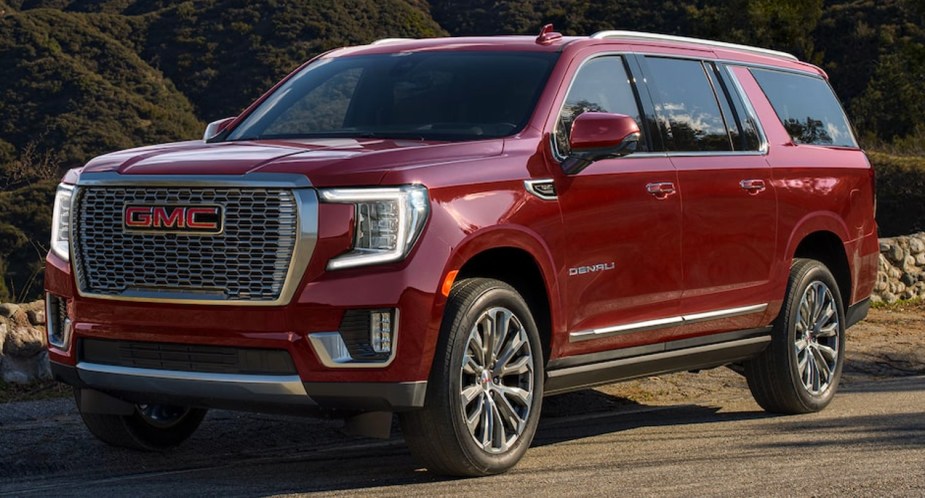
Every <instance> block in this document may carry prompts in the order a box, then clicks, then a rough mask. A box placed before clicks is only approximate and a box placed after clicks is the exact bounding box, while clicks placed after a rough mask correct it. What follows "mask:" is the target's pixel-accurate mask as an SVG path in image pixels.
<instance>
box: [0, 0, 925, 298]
mask: <svg viewBox="0 0 925 498" xmlns="http://www.w3.org/2000/svg"><path fill="white" fill-rule="evenodd" d="M923 14H925V0H885V1H875V0H839V1H833V0H809V1H805V0H804V1H796V0H760V1H759V0H728V1H720V0H686V1H680V2H668V1H662V2H654V3H653V2H642V1H638V0H599V1H591V0H536V1H526V0H431V1H430V2H428V1H426V0H346V1H336V0H286V1H284V0H269V1H264V2H248V1H245V0H192V1H183V2H174V1H167V0H150V1H146V0H7V1H4V0H0V67H2V68H3V70H2V71H0V116H3V119H2V120H0V276H2V277H3V278H2V279H0V300H2V299H9V298H11V297H15V298H19V299H25V298H29V297H33V296H35V295H37V293H38V292H40V289H41V254H42V253H43V252H44V250H45V246H46V245H47V242H46V241H47V239H48V233H47V230H48V228H47V227H48V222H49V221H50V220H49V219H48V218H49V216H50V199H51V197H52V195H53V188H54V185H55V183H56V182H55V180H56V178H57V177H58V176H59V175H60V173H61V172H62V170H63V169H65V168H68V167H74V166H78V165H80V164H82V163H83V162H85V161H86V160H87V159H89V158H90V157H92V156H94V155H97V154H100V153H104V152H107V151H112V150H116V149H122V148H126V147H131V146H136V145H142V144H150V143H156V142H165V141H172V140H181V139H192V138H197V137H198V136H199V135H200V133H201V130H202V128H203V126H204V123H206V122H208V121H212V120H215V119H219V118H222V117H225V116H230V115H235V114H237V113H238V112H240V110H241V109H243V108H244V107H245V106H246V105H247V104H248V103H250V102H251V101H252V100H253V99H254V98H256V97H258V96H259V95H260V94H261V93H262V92H263V91H265V90H266V89H267V88H268V87H269V86H270V85H272V84H273V82H275V81H277V80H278V79H279V78H280V77H282V76H283V75H285V74H286V73H288V72H289V71H291V70H292V69H294V68H295V67H297V66H298V65H299V64H301V63H302V62H303V61H305V60H306V59H308V58H310V57H312V56H313V55H316V54H318V53H321V52H323V51H326V50H329V49H331V48H335V47H338V46H343V45H350V44H358V43H365V42H368V41H370V40H373V39H376V38H382V37H395V36H407V37H431V36H442V35H446V34H452V35H466V34H497V33H535V32H537V31H538V29H539V27H540V26H541V25H542V24H544V23H546V22H553V23H555V25H556V27H557V29H558V30H560V31H562V32H564V33H566V34H588V33H592V32H594V31H598V30H601V29H634V30H645V31H654V32H661V33H669V34H679V35H689V36H701V37H708V38H714V39H720V40H725V41H732V42H741V43H749V44H756V45H761V46H767V47H770V48H775V49H780V50H786V51H790V52H793V53H795V54H797V55H798V56H799V57H801V58H803V59H805V60H809V61H812V62H814V63H816V64H819V65H820V66H822V67H823V68H824V69H826V71H827V72H828V73H829V74H830V76H831V79H832V83H833V86H835V88H836V90H837V91H838V93H839V95H840V96H841V97H842V99H843V100H844V102H845V105H846V108H847V109H848V110H849V113H850V114H851V116H852V118H853V120H854V122H855V124H856V125H857V127H858V130H859V134H860V135H861V136H862V138H863V141H864V145H865V146H866V147H868V148H876V149H880V150H883V151H885V152H888V153H890V154H891V155H887V154H883V155H875V156H874V159H875V161H879V162H883V164H885V165H886V166H884V168H883V171H884V173H883V174H885V175H887V176H886V179H887V181H885V182H883V183H882V184H883V185H895V184H901V183H902V181H891V180H889V175H891V174H892V172H894V171H902V172H903V174H908V172H909V171H916V170H920V169H921V170H925V167H923V168H919V167H914V168H911V167H907V165H908V164H912V163H915V164H919V165H920V164H922V163H923V161H921V160H918V159H910V158H902V157H900V158H897V156H908V155H910V154H925V126H923V125H922V124H920V121H921V116H922V114H923V113H925V74H923V72H925V28H923V26H925V22H923V21H925V15H923ZM899 163H901V164H903V165H906V166H904V167H902V168H897V167H894V165H895V164H899ZM904 178H905V177H904ZM886 194H887V196H889V195H890V192H886ZM903 195H907V196H908V195H913V194H909V193H905V194H903ZM904 198H905V197H904ZM897 200H898V198H897ZM884 205H890V202H889V199H887V200H886V202H885V203H884ZM892 205H896V203H895V202H894V203H893V204H892ZM897 209H901V208H897ZM906 211H908V210H906ZM906 211H903V212H904V215H903V220H905V219H912V220H915V219H917V218H916V217H915V215H914V213H913V215H909V214H908V212H906ZM893 221H895V220H890V222H888V223H881V225H882V226H887V227H889V228H890V230H897V231H900V232H901V231H903V230H905V229H907V228H910V227H909V226H906V225H908V223H907V222H896V223H893Z"/></svg>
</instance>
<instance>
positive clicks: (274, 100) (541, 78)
mask: <svg viewBox="0 0 925 498" xmlns="http://www.w3.org/2000/svg"><path fill="white" fill-rule="evenodd" d="M557 57H558V54H557V53H547V52H543V53H538V52H442V51H441V52H406V53H398V54H381V55H364V56H353V57H342V58H332V59H322V60H319V61H317V62H315V63H313V64H311V65H309V66H308V67H306V68H305V69H304V70H303V71H302V72H300V73H299V74H297V75H295V76H293V77H292V78H291V79H290V80H289V81H287V82H286V83H285V84H283V85H282V86H281V87H280V88H279V89H278V90H276V91H275V92H274V93H273V94H272V95H271V96H270V97H269V98H267V100H265V101H264V102H263V103H262V104H260V106H259V107H257V109H255V110H254V111H253V112H252V113H251V114H250V115H249V116H247V118H246V119H245V120H244V121H243V122H242V123H241V124H240V125H239V126H237V127H236V128H235V129H234V130H233V131H232V132H231V133H230V134H229V135H228V136H227V137H226V140H258V139H281V138H326V137H355V138H365V137H370V138H398V139H416V140H474V139H480V138H495V137H503V136H507V135H512V134H514V133H516V132H518V131H520V130H521V129H522V128H523V127H524V126H525V125H526V123H527V120H528V119H529V118H530V114H531V111H532V110H533V106H534V104H535V103H536V101H537V99H538V98H539V94H540V91H541V90H542V89H543V85H544V84H545V82H546V79H547V77H548V76H549V72H550V71H551V69H552V66H553V64H554V63H555V61H556V58H557Z"/></svg>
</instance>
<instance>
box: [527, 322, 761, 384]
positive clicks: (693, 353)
mask: <svg viewBox="0 0 925 498" xmlns="http://www.w3.org/2000/svg"><path fill="white" fill-rule="evenodd" d="M769 331H770V329H762V332H764V333H762V334H761V335H759V336H755V337H747V338H744V339H736V340H732V341H726V342H721V343H716V344H706V345H702V346H694V347H688V348H683V349H672V348H671V343H667V344H660V345H654V346H655V347H658V348H659V349H660V350H661V352H656V353H649V354H641V355H638V356H631V357H626V358H619V359H615V360H610V361H601V362H596V363H587V364H579V365H576V366H567V367H563V368H555V362H550V363H551V364H550V367H552V369H551V370H549V372H548V374H547V376H546V386H545V389H544V391H545V394H547V395H549V394H560V393H565V392H569V391H577V390H579V389H585V388H588V387H594V386H599V385H602V384H610V383H613V382H619V381H624V380H630V379H636V378H639V377H648V376H650V375H659V374H664V373H671V372H681V371H685V370H700V369H706V368H713V367H719V366H723V365H727V364H729V363H734V362H736V361H740V360H745V359H748V358H751V357H753V356H755V355H756V354H758V353H760V352H762V351H764V349H765V348H766V347H767V346H768V344H769V343H770V342H771V336H770V335H769V334H767V332H769ZM753 332H757V331H753ZM678 342H683V341H678ZM645 347H646V346H643V348H645ZM634 349H635V348H634ZM665 349H669V350H668V351H666V350H665ZM618 352H619V350H617V351H614V352H613V353H618ZM599 354H600V353H595V354H594V355H599ZM588 356H593V355H588ZM564 360H569V359H568V358H566V359H564ZM562 363H564V361H562V362H560V364H562ZM569 363H573V361H572V362H569Z"/></svg>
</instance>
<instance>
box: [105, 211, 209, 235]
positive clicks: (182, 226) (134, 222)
mask: <svg viewBox="0 0 925 498" xmlns="http://www.w3.org/2000/svg"><path fill="white" fill-rule="evenodd" d="M122 228H123V229H124V230H126V231H133V232H181V233H201V234H218V233H221V232H222V208H221V207H220V206H125V210H124V211H123V213H122Z"/></svg>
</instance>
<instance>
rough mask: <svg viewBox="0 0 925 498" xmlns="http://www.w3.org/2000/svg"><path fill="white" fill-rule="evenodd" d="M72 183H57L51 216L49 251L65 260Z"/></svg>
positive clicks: (69, 233) (72, 194)
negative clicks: (53, 209)
mask: <svg viewBox="0 0 925 498" xmlns="http://www.w3.org/2000/svg"><path fill="white" fill-rule="evenodd" d="M73 196H74V187H73V186H72V185H65V184H63V183H62V184H61V185H58V192H57V193H55V211H54V213H53V214H52V218H51V251H52V252H54V253H55V254H57V255H58V256H60V257H61V258H63V259H64V260H65V261H67V260H68V259H69V257H70V249H69V246H70V239H71V199H72V198H73Z"/></svg>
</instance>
